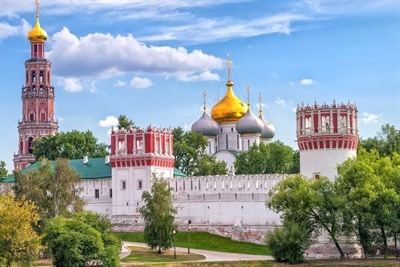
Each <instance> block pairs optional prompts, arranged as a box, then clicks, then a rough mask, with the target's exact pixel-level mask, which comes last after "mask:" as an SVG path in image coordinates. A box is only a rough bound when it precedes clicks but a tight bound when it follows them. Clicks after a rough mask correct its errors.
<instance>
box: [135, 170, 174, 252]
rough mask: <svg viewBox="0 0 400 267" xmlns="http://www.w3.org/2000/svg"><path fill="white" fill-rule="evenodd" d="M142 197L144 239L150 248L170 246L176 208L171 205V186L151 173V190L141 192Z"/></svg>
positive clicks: (141, 210)
mask: <svg viewBox="0 0 400 267" xmlns="http://www.w3.org/2000/svg"><path fill="white" fill-rule="evenodd" d="M142 199H143V201H144V203H145V205H144V206H142V207H141V208H140V209H139V212H140V213H141V215H142V216H143V219H144V222H145V226H144V240H145V241H146V243H147V245H148V246H149V247H150V248H151V249H152V250H154V249H157V252H158V253H159V254H161V250H166V249H168V248H170V247H171V246H172V241H173V238H174V234H173V231H174V230H176V225H174V218H175V214H176V209H175V208H174V207H173V203H172V194H171V188H169V187H168V183H167V182H166V180H164V179H163V178H162V177H157V175H156V174H153V177H152V180H151V192H148V191H145V192H143V195H142Z"/></svg>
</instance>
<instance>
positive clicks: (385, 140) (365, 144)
mask: <svg viewBox="0 0 400 267" xmlns="http://www.w3.org/2000/svg"><path fill="white" fill-rule="evenodd" d="M358 148H359V149H362V148H364V149H366V150H367V151H368V152H369V151H371V150H373V149H375V150H377V151H378V152H379V154H380V155H381V156H392V155H393V153H394V152H397V153H400V131H399V130H396V128H395V127H394V126H393V125H389V124H385V125H383V126H382V127H381V131H380V132H378V134H377V136H375V137H372V138H367V139H365V140H362V139H361V140H360V144H359V146H358Z"/></svg>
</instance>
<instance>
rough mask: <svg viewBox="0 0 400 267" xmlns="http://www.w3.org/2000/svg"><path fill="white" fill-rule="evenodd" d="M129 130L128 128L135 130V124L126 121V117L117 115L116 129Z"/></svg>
mask: <svg viewBox="0 0 400 267" xmlns="http://www.w3.org/2000/svg"><path fill="white" fill-rule="evenodd" d="M122 128H124V129H126V130H128V129H130V128H137V127H136V126H135V123H134V122H133V121H132V120H131V119H128V117H127V116H126V115H119V117H118V129H122Z"/></svg>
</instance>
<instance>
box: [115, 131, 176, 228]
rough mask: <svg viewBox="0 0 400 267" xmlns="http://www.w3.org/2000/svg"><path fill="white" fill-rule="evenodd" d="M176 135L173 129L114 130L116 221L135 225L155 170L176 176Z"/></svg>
mask: <svg viewBox="0 0 400 267" xmlns="http://www.w3.org/2000/svg"><path fill="white" fill-rule="evenodd" d="M173 147H174V136H173V133H172V131H171V130H168V129H159V128H154V127H151V126H149V127H148V128H147V129H129V130H125V129H121V130H116V131H115V130H112V132H111V156H110V163H111V168H112V170H111V176H112V192H113V200H112V201H113V203H112V221H113V222H114V223H116V224H119V223H122V224H133V225H134V224H135V222H136V223H137V222H139V221H140V220H141V216H140V214H139V211H138V208H139V207H140V206H142V205H143V202H142V194H143V192H144V191H148V192H150V189H151V177H152V174H153V173H156V174H157V175H159V176H161V177H163V178H172V177H173V176H174V165H175V157H174V153H173V152H174V151H173Z"/></svg>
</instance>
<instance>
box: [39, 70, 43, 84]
mask: <svg viewBox="0 0 400 267" xmlns="http://www.w3.org/2000/svg"><path fill="white" fill-rule="evenodd" d="M43 78H44V77H43V71H40V76H39V82H40V83H43Z"/></svg>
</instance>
